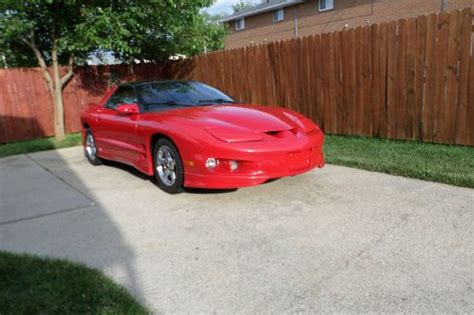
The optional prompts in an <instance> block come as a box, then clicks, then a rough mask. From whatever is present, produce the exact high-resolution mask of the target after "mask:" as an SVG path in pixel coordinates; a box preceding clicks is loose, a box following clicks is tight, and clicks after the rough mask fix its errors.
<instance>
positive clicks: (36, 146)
mask: <svg viewBox="0 0 474 315" xmlns="http://www.w3.org/2000/svg"><path fill="white" fill-rule="evenodd" d="M81 137H82V136H81V134H80V133H72V134H69V135H67V136H66V139H65V140H64V141H57V140H56V139H55V138H43V139H36V140H28V141H19V142H12V143H7V144H0V158H1V157H5V156H9V155H15V154H23V153H31V152H37V151H45V150H53V149H60V148H67V147H73V146H76V145H80V144H81V141H82V140H81V139H82V138H81Z"/></svg>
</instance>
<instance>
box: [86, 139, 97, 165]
mask: <svg viewBox="0 0 474 315" xmlns="http://www.w3.org/2000/svg"><path fill="white" fill-rule="evenodd" d="M86 152H87V156H88V157H89V159H91V160H95V158H96V157H97V148H96V146H95V140H94V136H93V135H92V134H91V133H88V134H87V137H86Z"/></svg>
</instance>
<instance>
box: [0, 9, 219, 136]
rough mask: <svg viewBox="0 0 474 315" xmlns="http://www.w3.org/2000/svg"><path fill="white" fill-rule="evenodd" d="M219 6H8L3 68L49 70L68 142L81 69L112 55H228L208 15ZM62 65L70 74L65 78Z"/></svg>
mask: <svg viewBox="0 0 474 315" xmlns="http://www.w3.org/2000/svg"><path fill="white" fill-rule="evenodd" d="M213 2H214V0H149V1H145V0H143V1H138V0H82V1H79V0H1V1H0V65H1V63H4V62H5V61H6V63H7V64H8V65H9V66H10V67H15V66H34V65H35V66H40V67H41V68H42V70H43V77H44V79H45V81H46V83H47V85H48V88H49V90H50V92H51V95H52V99H53V103H54V108H55V117H54V118H55V132H56V135H57V137H58V138H64V117H63V116H64V114H63V110H64V109H63V104H62V89H63V87H64V86H65V84H67V82H68V80H69V79H70V78H71V77H72V76H73V67H74V65H77V64H81V63H84V62H85V61H86V60H87V59H88V58H90V57H91V55H94V54H96V55H100V54H103V53H105V52H109V53H110V52H112V53H113V55H114V56H115V57H116V58H117V59H119V60H122V61H124V62H131V61H133V60H143V61H145V60H146V61H151V62H160V61H163V60H166V59H168V58H169V57H170V56H174V55H177V54H180V55H187V56H192V55H195V54H199V53H202V52H204V51H205V50H213V49H220V48H222V45H223V44H222V43H223V37H224V36H225V30H224V28H223V27H222V26H221V25H219V24H218V23H216V22H215V21H213V20H212V19H211V18H210V17H209V16H208V15H205V14H202V13H201V10H202V8H204V7H207V6H210V5H211V4H212V3H213ZM3 57H4V58H3ZM4 59H5V60H4ZM60 65H65V66H67V70H66V72H65V73H64V72H63V71H61V69H60ZM58 134H59V136H58Z"/></svg>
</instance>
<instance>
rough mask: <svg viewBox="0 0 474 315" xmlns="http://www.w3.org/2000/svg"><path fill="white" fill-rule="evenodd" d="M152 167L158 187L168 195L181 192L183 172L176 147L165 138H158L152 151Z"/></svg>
mask: <svg viewBox="0 0 474 315" xmlns="http://www.w3.org/2000/svg"><path fill="white" fill-rule="evenodd" d="M153 166H154V171H155V178H156V183H157V185H158V187H159V188H160V189H161V190H163V191H165V192H167V193H169V194H179V193H181V192H183V181H184V170H183V163H182V161H181V157H180V155H179V152H178V149H177V148H176V146H175V145H174V144H173V143H172V142H171V141H170V140H168V139H166V138H160V139H158V141H157V142H156V143H155V148H154V150H153Z"/></svg>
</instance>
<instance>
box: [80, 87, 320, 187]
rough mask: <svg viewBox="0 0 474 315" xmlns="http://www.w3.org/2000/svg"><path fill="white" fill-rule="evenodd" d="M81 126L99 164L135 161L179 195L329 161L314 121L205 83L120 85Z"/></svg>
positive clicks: (89, 110)
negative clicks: (243, 99) (248, 101)
mask: <svg viewBox="0 0 474 315" xmlns="http://www.w3.org/2000/svg"><path fill="white" fill-rule="evenodd" d="M81 124H82V136H83V147H84V153H85V156H86V158H87V159H88V160H89V162H90V163H91V164H93V165H99V164H101V163H102V160H103V159H105V160H113V161H117V162H120V163H125V164H128V165H131V166H133V167H135V168H137V169H138V170H139V171H141V172H143V173H145V174H147V175H149V176H155V177H156V182H157V185H158V187H160V188H161V189H162V190H164V191H166V192H168V193H172V194H173V193H179V192H181V191H183V188H184V187H193V188H207V189H235V188H239V187H246V186H253V185H258V184H262V183H265V182H267V181H269V180H271V179H276V178H281V177H285V176H293V175H297V174H301V173H304V172H307V171H310V170H312V169H314V168H316V167H319V168H321V167H323V166H324V159H323V153H322V146H323V141H324V135H323V133H322V132H321V130H320V128H319V127H318V126H317V125H316V124H314V123H313V122H312V121H311V120H309V119H308V118H305V117H304V116H302V115H301V114H298V113H296V112H293V111H290V110H287V109H283V108H280V107H270V106H258V105H250V104H243V103H240V102H237V101H235V100H233V99H232V98H231V97H229V96H227V95H226V94H224V93H222V92H220V91H219V90H217V89H215V88H212V87H210V86H208V85H205V84H204V83H201V82H197V81H155V82H140V83H127V84H123V85H120V86H114V87H113V88H112V89H111V90H110V91H109V92H108V93H107V95H106V96H105V97H104V98H103V99H102V101H100V102H99V103H98V104H90V106H89V107H88V108H87V109H86V110H85V111H84V112H83V113H82V115H81Z"/></svg>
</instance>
